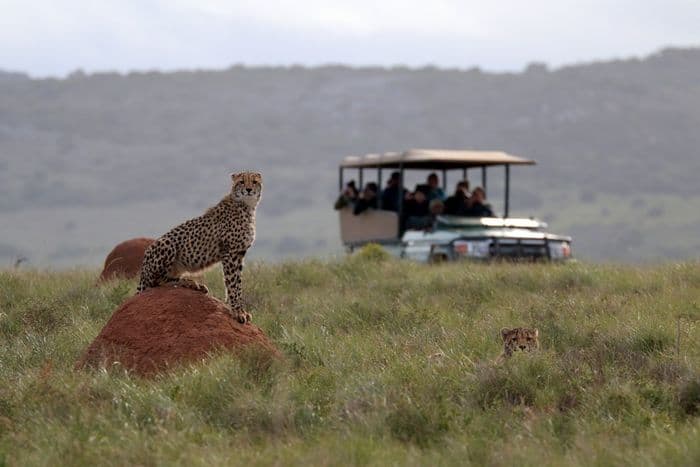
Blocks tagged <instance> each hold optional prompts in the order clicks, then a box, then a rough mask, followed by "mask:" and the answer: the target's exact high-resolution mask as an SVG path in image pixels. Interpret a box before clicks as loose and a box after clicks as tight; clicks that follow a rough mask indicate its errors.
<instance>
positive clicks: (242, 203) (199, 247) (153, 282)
mask: <svg viewBox="0 0 700 467" xmlns="http://www.w3.org/2000/svg"><path fill="white" fill-rule="evenodd" d="M231 179H232V187H231V192H230V193H228V194H227V195H226V196H224V198H223V199H222V200H221V201H219V203H218V204H216V205H215V206H213V207H211V208H209V209H208V210H207V211H206V212H205V213H204V214H203V215H201V216H199V217H195V218H194V219H190V220H188V221H186V222H184V223H182V224H180V225H178V226H177V227H174V228H173V229H172V230H170V231H169V232H167V233H166V234H164V235H163V236H162V237H160V238H158V239H157V240H156V241H155V242H154V243H153V244H152V245H151V246H150V247H148V249H147V250H146V254H145V256H144V258H143V264H142V266H141V280H140V281H139V285H138V289H137V293H141V292H143V291H144V290H146V289H148V288H150V287H157V286H159V285H161V284H163V283H174V284H175V285H176V286H180V287H188V288H191V289H194V290H198V291H201V292H204V293H208V289H207V288H206V286H204V285H201V284H198V283H196V282H194V281H193V280H190V279H186V278H183V277H182V275H183V274H185V273H190V274H192V273H197V272H201V271H203V270H205V269H207V268H209V267H210V266H213V265H214V264H216V263H218V262H221V264H222V266H223V270H224V284H225V286H226V303H227V304H228V305H229V307H230V308H231V315H232V316H233V317H234V318H235V319H237V320H238V321H239V322H241V323H247V322H250V319H251V316H250V314H249V313H248V312H246V311H245V310H244V309H243V294H242V292H241V273H242V271H243V257H244V256H245V254H246V252H247V251H248V249H249V248H250V246H251V245H252V244H253V242H254V240H255V209H256V207H257V205H258V202H259V201H260V196H261V194H262V175H260V174H259V173H257V172H240V173H233V174H231Z"/></svg>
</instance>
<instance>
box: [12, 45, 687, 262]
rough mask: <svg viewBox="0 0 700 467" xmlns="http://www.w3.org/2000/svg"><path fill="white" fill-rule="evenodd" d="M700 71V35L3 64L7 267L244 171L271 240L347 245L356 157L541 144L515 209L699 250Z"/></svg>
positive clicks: (155, 223)
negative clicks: (669, 39)
mask: <svg viewBox="0 0 700 467" xmlns="http://www.w3.org/2000/svg"><path fill="white" fill-rule="evenodd" d="M698 76H700V49H669V50H664V51H661V52H659V53H657V54H654V55H652V56H649V57H646V58H644V59H642V60H639V59H630V60H619V61H612V62H601V63H590V64H580V65H574V66H568V67H564V68H560V69H556V70H549V69H548V68H547V67H546V66H544V65H538V64H533V65H531V66H529V67H528V68H527V69H526V70H524V71H523V72H522V73H488V72H483V71H481V70H479V69H471V70H441V69H435V68H424V69H407V68H392V69H381V68H361V69H353V68H347V67H342V66H328V67H321V68H308V69H307V68H302V67H291V68H246V67H242V66H234V67H231V68H230V69H227V70H221V71H183V72H176V73H158V72H140V73H130V74H128V75H120V74H116V73H98V74H92V75H86V74H84V73H82V72H76V73H74V74H72V75H70V76H69V77H67V78H66V79H41V80H37V79H30V78H28V77H26V76H24V75H22V74H17V73H15V74H11V73H5V74H0V221H1V222H0V223H1V224H2V236H1V238H0V263H5V264H7V262H10V261H11V260H13V259H14V258H15V257H16V256H20V255H24V256H28V257H29V258H30V260H31V261H32V262H33V263H34V264H35V265H43V264H52V265H71V264H75V263H81V264H92V265H96V264H98V263H99V262H100V261H102V259H103V258H104V255H105V254H106V252H108V251H109V250H110V249H111V248H112V246H114V245H115V244H116V243H118V242H120V241H122V240H124V239H127V238H132V237H135V236H157V235H159V234H161V233H163V232H164V231H165V230H167V229H168V228H169V227H171V226H173V225H175V224H177V223H179V222H181V221H182V220H184V219H186V218H188V217H190V216H193V215H196V214H199V213H200V212H201V211H202V210H203V209H204V208H205V207H207V206H209V205H211V204H213V203H214V202H216V201H217V200H218V199H219V197H220V196H221V195H222V193H224V192H225V191H226V189H227V184H228V178H227V175H228V173H229V172H231V171H235V170H237V169H244V168H256V169H260V170H262V171H263V172H264V174H265V179H266V185H265V196H264V199H263V202H262V204H261V207H260V217H259V226H260V228H259V231H260V234H259V240H258V244H257V246H256V248H255V249H254V252H253V254H254V255H257V257H259V258H265V259H278V258H283V257H288V256H299V255H309V254H323V253H328V252H333V251H338V249H339V240H338V232H337V226H336V217H335V213H334V212H333V211H332V209H331V206H332V203H333V200H334V197H335V194H336V190H337V187H336V165H337V163H338V161H339V160H340V159H341V158H342V157H343V156H345V155H348V154H361V153H365V152H376V151H383V150H396V149H403V148H409V147H452V148H475V149H492V148H495V149H503V150H506V151H509V152H512V153H514V154H519V155H523V156H527V157H531V158H534V159H536V160H537V161H538V162H539V165H538V166H537V167H535V168H522V169H518V170H515V171H514V176H515V179H514V186H513V191H512V192H513V196H514V199H513V207H514V213H515V214H520V215H537V216H539V217H542V218H544V219H545V220H547V221H549V222H550V225H551V227H552V230H554V231H556V232H559V233H565V234H571V235H573V236H574V237H575V240H576V242H575V251H576V253H577V254H578V255H579V256H580V257H583V258H588V259H594V260H601V259H613V260H654V259H659V258H684V257H689V256H690V257H697V251H698V249H699V248H700V240H698V237H697V232H698V229H699V228H700V188H699V185H698V184H697V183H696V180H695V178H696V174H697V173H700V157H699V156H700V154H699V153H698V151H699V150H698V148H699V147H700V133H699V132H698V131H697V128H698V127H699V125H700V86H699V85H698V80H697V77H698ZM420 176H421V177H424V176H425V174H421V175H420ZM456 177H457V176H456V175H455V176H453V177H452V178H451V179H450V180H449V184H450V185H451V186H452V185H453V184H454V182H455V181H456ZM498 178H499V176H498V174H496V173H494V174H493V175H491V177H490V179H489V180H490V185H489V186H490V197H491V199H492V201H493V202H494V203H495V205H496V208H497V210H499V207H500V194H501V190H500V186H499V185H498V183H497V180H498ZM416 181H418V178H415V179H411V180H410V183H411V185H412V184H413V183H415V182H416ZM477 182H478V180H474V179H473V180H472V183H473V184H476V183H477ZM501 210H502V208H501Z"/></svg>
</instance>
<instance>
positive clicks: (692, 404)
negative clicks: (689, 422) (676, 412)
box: [678, 377, 700, 415]
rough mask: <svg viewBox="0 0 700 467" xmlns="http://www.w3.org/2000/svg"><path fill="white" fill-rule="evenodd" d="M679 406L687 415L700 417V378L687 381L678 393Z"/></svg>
mask: <svg viewBox="0 0 700 467" xmlns="http://www.w3.org/2000/svg"><path fill="white" fill-rule="evenodd" d="M678 404H679V405H680V407H681V410H683V412H684V413H685V414H687V415H700V377H695V378H693V379H690V380H688V381H686V382H685V383H684V384H683V385H682V386H681V388H680V390H679V393H678Z"/></svg>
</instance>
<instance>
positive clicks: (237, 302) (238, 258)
mask: <svg viewBox="0 0 700 467" xmlns="http://www.w3.org/2000/svg"><path fill="white" fill-rule="evenodd" d="M244 256H245V252H239V251H233V252H230V253H227V254H226V255H225V256H224V257H223V259H222V260H221V264H222V265H223V267H224V283H225V285H226V303H228V305H229V307H230V308H231V315H232V316H233V317H234V318H235V319H237V320H238V321H239V322H240V323H243V324H245V323H249V322H250V319H251V316H250V313H248V312H246V311H245V310H244V309H243V308H244V305H243V291H242V290H241V274H242V273H243V257H244Z"/></svg>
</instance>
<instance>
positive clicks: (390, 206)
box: [381, 172, 408, 212]
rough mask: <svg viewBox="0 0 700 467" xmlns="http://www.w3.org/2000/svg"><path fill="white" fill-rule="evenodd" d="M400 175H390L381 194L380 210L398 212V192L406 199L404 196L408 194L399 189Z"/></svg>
mask: <svg viewBox="0 0 700 467" xmlns="http://www.w3.org/2000/svg"><path fill="white" fill-rule="evenodd" d="M400 185H401V174H400V173H399V172H394V173H392V174H391V177H389V180H387V182H386V188H385V189H384V191H383V192H382V197H381V198H382V199H381V201H382V204H381V208H382V209H383V210H385V211H394V212H398V211H399V190H400V191H401V192H402V193H401V196H403V197H404V199H405V198H406V195H407V194H408V190H406V189H405V188H403V187H401V188H400V189H399V187H400Z"/></svg>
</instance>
